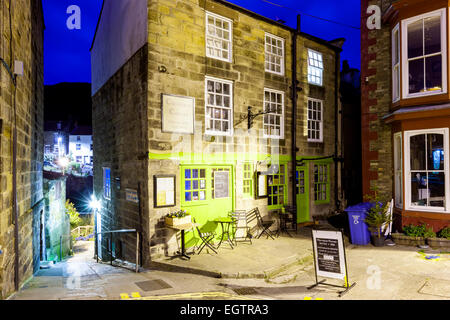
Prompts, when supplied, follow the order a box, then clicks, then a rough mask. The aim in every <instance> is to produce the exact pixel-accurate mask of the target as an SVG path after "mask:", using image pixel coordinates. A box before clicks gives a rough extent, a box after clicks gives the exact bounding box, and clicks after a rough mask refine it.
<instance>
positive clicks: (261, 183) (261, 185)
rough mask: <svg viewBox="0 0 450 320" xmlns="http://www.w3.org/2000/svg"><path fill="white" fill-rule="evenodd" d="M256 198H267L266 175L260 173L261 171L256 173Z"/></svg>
mask: <svg viewBox="0 0 450 320" xmlns="http://www.w3.org/2000/svg"><path fill="white" fill-rule="evenodd" d="M256 186H257V188H256V198H257V199H260V198H267V176H266V175H264V174H261V172H257V173H256Z"/></svg>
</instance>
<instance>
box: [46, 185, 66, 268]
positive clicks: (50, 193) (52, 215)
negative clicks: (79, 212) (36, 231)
mask: <svg viewBox="0 0 450 320" xmlns="http://www.w3.org/2000/svg"><path fill="white" fill-rule="evenodd" d="M44 199H45V215H44V221H43V225H44V236H45V242H44V243H45V252H44V253H43V255H44V259H45V260H46V261H60V260H61V258H62V259H64V257H66V256H68V255H69V252H70V249H71V245H70V238H71V237H70V217H69V215H68V214H66V207H65V204H66V178H65V177H60V178H52V179H44ZM61 237H62V238H61ZM61 244H62V248H61Z"/></svg>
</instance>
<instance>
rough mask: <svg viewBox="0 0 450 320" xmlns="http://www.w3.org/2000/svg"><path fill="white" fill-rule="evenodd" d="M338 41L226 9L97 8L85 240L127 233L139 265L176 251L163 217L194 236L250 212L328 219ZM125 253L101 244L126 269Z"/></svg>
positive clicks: (163, 2) (333, 194)
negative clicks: (92, 205) (292, 210)
mask: <svg viewBox="0 0 450 320" xmlns="http://www.w3.org/2000/svg"><path fill="white" fill-rule="evenodd" d="M112 22H114V23H112ZM342 42H343V41H342V39H340V40H337V41H332V42H328V41H325V40H322V39H319V38H316V37H313V36H310V35H308V34H305V33H303V32H301V31H300V30H299V29H297V30H296V29H292V28H290V27H287V26H285V25H284V24H282V23H280V22H276V21H272V20H270V19H267V18H265V17H262V16H259V15H257V14H255V13H253V12H250V11H248V10H246V9H243V8H240V7H238V6H236V5H233V4H230V3H228V2H226V1H209V0H208V1H204V0H195V1H194V0H184V1H169V0H157V1H147V0H133V1H125V0H124V1H120V2H118V1H111V0H110V1H108V0H106V1H104V4H103V8H102V13H101V17H100V19H99V22H98V26H97V31H96V35H95V38H94V41H93V44H92V48H91V59H92V96H93V137H94V139H93V144H94V159H95V163H94V193H95V197H96V198H97V199H99V200H100V201H101V209H99V210H98V212H97V231H105V230H106V231H107V230H118V229H137V230H139V232H140V233H141V236H142V249H141V250H142V252H141V257H142V259H143V260H142V262H143V264H144V265H146V264H148V263H149V261H150V259H156V258H158V257H161V256H164V255H172V254H173V253H174V252H175V251H177V249H178V244H177V241H178V240H179V236H178V238H177V234H176V232H175V231H173V230H171V229H169V228H167V227H166V225H165V223H164V221H165V219H164V218H165V216H166V215H167V214H168V213H170V212H174V211H178V210H186V211H187V212H189V213H190V214H191V215H192V217H194V218H195V219H196V222H197V223H199V224H200V225H202V226H203V225H206V224H208V223H210V222H211V221H212V220H214V219H215V218H217V217H221V216H226V215H227V214H228V213H229V212H230V211H232V210H248V209H251V208H254V207H258V208H259V210H260V212H261V214H262V215H263V216H264V215H273V217H274V218H276V212H277V210H281V209H282V208H283V206H285V205H293V204H297V215H296V219H297V223H304V222H310V221H312V220H313V217H314V216H317V215H323V214H328V213H331V212H334V211H335V210H336V209H340V208H341V207H342V205H343V204H342V199H343V192H342V190H341V186H340V183H339V180H340V167H341V164H340V163H339V161H338V160H339V157H340V156H341V154H340V152H341V140H340V130H341V128H340V125H339V123H340V113H339V96H338V88H339V67H340V62H339V53H340V51H341V49H340V46H341V45H342ZM293 48H294V50H293ZM295 88H296V89H295ZM293 89H294V90H293ZM293 91H294V92H293ZM293 106H295V107H293ZM293 110H295V112H294V111H293ZM258 113H261V114H260V115H257V114H258ZM293 124H294V125H293ZM293 146H294V147H295V148H296V150H294V152H293ZM294 198H295V199H294ZM186 241H187V243H188V246H192V245H195V244H196V234H195V232H189V233H188V235H187V238H186ZM134 244H135V240H134V238H133V237H132V236H129V237H126V236H124V237H121V238H120V240H117V241H113V243H108V240H107V237H103V240H102V241H101V243H100V247H101V248H102V251H101V252H104V253H105V254H106V251H107V249H113V256H114V257H118V258H122V259H125V260H131V261H133V260H134V258H133V255H134V251H133V250H134Z"/></svg>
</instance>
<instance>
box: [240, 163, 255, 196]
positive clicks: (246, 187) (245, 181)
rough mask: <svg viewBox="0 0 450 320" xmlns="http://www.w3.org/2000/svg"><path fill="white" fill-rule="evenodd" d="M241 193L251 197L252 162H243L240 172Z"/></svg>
mask: <svg viewBox="0 0 450 320" xmlns="http://www.w3.org/2000/svg"><path fill="white" fill-rule="evenodd" d="M242 195H243V197H244V198H252V195H253V164H251V163H244V165H243V172H242Z"/></svg>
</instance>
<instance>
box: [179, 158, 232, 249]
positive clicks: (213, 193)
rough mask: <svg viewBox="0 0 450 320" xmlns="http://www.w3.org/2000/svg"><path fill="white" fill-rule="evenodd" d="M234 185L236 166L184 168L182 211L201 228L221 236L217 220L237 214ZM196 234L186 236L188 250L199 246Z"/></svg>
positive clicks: (182, 171) (182, 174)
mask: <svg viewBox="0 0 450 320" xmlns="http://www.w3.org/2000/svg"><path fill="white" fill-rule="evenodd" d="M233 183H234V181H233V167H232V166H210V165H198V166H195V165H192V166H182V167H181V188H180V190H181V195H180V196H181V209H182V210H186V211H187V212H189V213H190V214H191V215H192V217H193V218H195V220H196V222H197V223H198V224H200V228H202V229H203V230H215V231H216V232H217V234H218V235H220V234H221V233H220V232H221V230H220V226H218V225H217V223H215V222H213V220H214V219H216V218H219V217H226V216H228V213H229V212H230V211H232V210H233V203H234V202H233ZM196 233H197V232H189V233H186V247H192V246H194V245H196V244H197V241H198V240H199V239H197V236H196Z"/></svg>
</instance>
